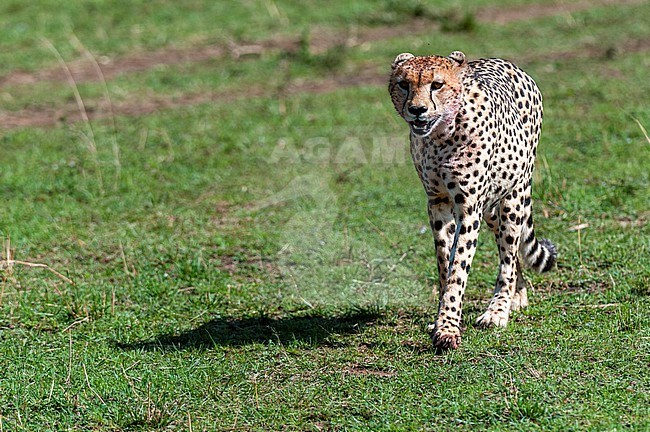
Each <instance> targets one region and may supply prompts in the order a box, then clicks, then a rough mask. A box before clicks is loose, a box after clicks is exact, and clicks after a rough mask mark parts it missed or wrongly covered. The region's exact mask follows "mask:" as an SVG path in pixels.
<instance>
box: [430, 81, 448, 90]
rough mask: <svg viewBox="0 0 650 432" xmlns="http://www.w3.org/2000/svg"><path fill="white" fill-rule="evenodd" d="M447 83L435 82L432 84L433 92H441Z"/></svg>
mask: <svg viewBox="0 0 650 432" xmlns="http://www.w3.org/2000/svg"><path fill="white" fill-rule="evenodd" d="M444 84H445V83H443V82H440V81H434V82H432V83H431V90H432V91H433V90H440V89H441V88H442V86H443V85H444Z"/></svg>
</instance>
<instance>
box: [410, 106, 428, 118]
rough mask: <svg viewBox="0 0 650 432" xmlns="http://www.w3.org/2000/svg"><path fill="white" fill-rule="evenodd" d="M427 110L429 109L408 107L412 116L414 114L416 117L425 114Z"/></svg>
mask: <svg viewBox="0 0 650 432" xmlns="http://www.w3.org/2000/svg"><path fill="white" fill-rule="evenodd" d="M427 110H428V108H427V107H425V106H421V105H411V106H410V107H408V112H409V113H410V114H413V115H414V116H416V117H417V116H419V115H422V114H424V113H425V112H427Z"/></svg>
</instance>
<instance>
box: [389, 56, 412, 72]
mask: <svg viewBox="0 0 650 432" xmlns="http://www.w3.org/2000/svg"><path fill="white" fill-rule="evenodd" d="M413 57H415V56H414V55H413V54H411V53H402V54H399V55H398V56H397V57H395V60H393V64H392V66H391V67H392V68H393V70H394V69H395V68H396V67H397V66H399V65H400V64H402V63H404V62H405V61H406V60H408V59H410V58H413Z"/></svg>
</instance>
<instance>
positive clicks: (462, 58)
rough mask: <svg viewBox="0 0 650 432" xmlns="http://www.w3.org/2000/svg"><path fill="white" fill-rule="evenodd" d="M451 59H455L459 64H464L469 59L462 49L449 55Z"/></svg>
mask: <svg viewBox="0 0 650 432" xmlns="http://www.w3.org/2000/svg"><path fill="white" fill-rule="evenodd" d="M447 58H448V59H449V60H453V61H454V62H456V63H457V64H458V66H463V65H464V64H465V63H466V62H467V59H466V58H465V53H463V52H462V51H454V52H452V53H451V54H449V56H448V57H447Z"/></svg>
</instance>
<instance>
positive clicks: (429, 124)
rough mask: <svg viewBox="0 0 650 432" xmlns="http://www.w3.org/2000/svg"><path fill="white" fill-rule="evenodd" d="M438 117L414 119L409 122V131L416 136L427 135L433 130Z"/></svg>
mask: <svg viewBox="0 0 650 432" xmlns="http://www.w3.org/2000/svg"><path fill="white" fill-rule="evenodd" d="M439 119H440V117H434V118H432V119H426V120H425V119H415V120H412V121H410V122H409V125H410V126H411V131H412V132H413V135H418V136H427V135H429V134H430V133H431V131H432V130H433V127H434V126H435V124H436V123H437V122H438V120H439Z"/></svg>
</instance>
